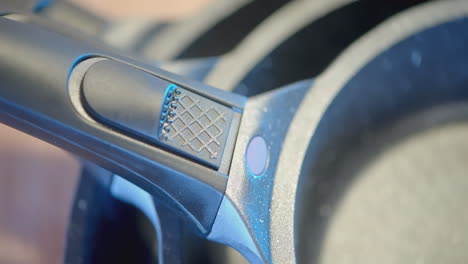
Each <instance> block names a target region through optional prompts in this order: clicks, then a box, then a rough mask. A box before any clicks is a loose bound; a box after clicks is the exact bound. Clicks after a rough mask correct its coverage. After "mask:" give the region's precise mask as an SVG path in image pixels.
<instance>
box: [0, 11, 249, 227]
mask: <svg viewBox="0 0 468 264" xmlns="http://www.w3.org/2000/svg"><path fill="white" fill-rule="evenodd" d="M92 58H102V60H103V61H107V62H106V63H107V64H108V65H107V66H106V65H105V64H106V63H103V62H101V64H100V65H98V64H96V65H95V67H98V66H99V67H100V70H96V68H95V69H94V70H93V71H92V72H89V71H91V70H92V67H88V68H87V72H84V73H81V74H80V73H79V72H78V73H76V72H75V71H76V70H77V69H78V66H79V65H80V64H81V63H84V62H85V61H86V60H89V59H92ZM112 65H113V66H115V65H120V66H115V67H116V68H118V72H117V73H118V74H115V73H116V72H115V70H116V69H114V70H113V69H112V67H113V66H112ZM109 67H110V68H109ZM103 69H104V70H103ZM99 71H101V72H106V71H109V73H108V74H107V77H106V76H103V80H104V81H105V82H104V83H102V80H100V78H99V77H98V76H99V75H96V74H99ZM76 76H80V77H79V78H78V77H76ZM86 76H88V77H86ZM109 76H112V78H109ZM87 78H88V79H87ZM105 78H107V79H105ZM141 78H143V79H145V78H146V80H147V81H148V82H147V83H142V82H141V80H142V79H141ZM83 79H84V81H83ZM0 80H1V81H0V82H1V84H0V121H1V122H3V123H5V124H7V125H10V126H12V127H15V128H17V129H19V130H22V131H24V132H26V133H29V134H31V135H33V136H36V137H39V138H41V139H43V140H45V141H47V142H50V143H52V144H54V145H57V146H59V147H62V148H64V149H66V150H69V151H71V152H73V153H76V154H78V155H80V156H82V157H83V158H85V159H87V160H90V161H93V162H96V163H97V164H99V165H101V166H103V167H105V168H107V169H109V170H111V171H113V172H115V173H117V174H119V175H121V176H123V177H125V178H127V179H128V180H130V181H132V182H133V183H135V184H137V185H138V186H140V187H142V188H144V189H145V190H147V191H148V192H149V193H151V194H152V195H155V196H157V197H159V199H161V200H163V201H165V202H167V203H168V204H169V205H171V206H173V207H175V208H178V209H179V210H178V211H179V212H181V213H182V214H183V215H184V216H185V217H186V218H188V219H190V220H191V221H192V222H193V223H194V224H195V225H196V226H197V227H198V229H199V230H200V232H202V233H204V234H206V233H207V232H208V231H209V230H210V228H211V225H212V223H213V220H214V218H215V216H216V213H217V210H218V207H219V204H220V202H221V199H222V197H223V194H224V190H225V187H226V182H227V169H226V168H228V166H226V165H225V163H228V162H226V159H230V157H231V153H229V151H231V150H232V147H225V146H224V145H223V148H222V149H221V148H220V149H221V151H222V152H223V153H220V154H221V155H220V156H221V158H220V159H219V160H216V162H214V161H213V162H211V160H208V162H206V161H205V160H204V158H203V157H202V158H200V157H199V155H196V153H195V155H194V154H193V153H192V152H190V149H188V148H187V149H184V148H183V147H182V143H181V142H183V141H177V140H176V139H175V138H174V139H173V141H174V142H172V141H170V142H161V140H160V138H159V137H158V136H155V134H154V133H159V132H160V131H159V130H158V131H157V132H156V130H157V128H156V126H154V123H153V122H157V124H159V122H160V121H161V120H162V119H161V118H162V117H163V115H162V114H161V113H162V111H164V110H163V108H162V105H163V104H164V103H165V102H166V101H165V100H166V99H168V98H167V94H166V93H165V92H166V91H167V89H169V88H168V86H166V84H169V85H175V86H176V87H180V88H181V89H182V90H184V91H187V94H189V95H192V94H193V96H192V97H189V98H192V99H193V98H197V99H198V98H201V100H207V101H209V102H210V103H213V104H214V105H215V106H216V107H218V108H216V109H226V111H230V112H229V113H230V115H231V116H230V118H231V119H230V123H229V126H228V127H227V129H226V130H225V131H223V133H225V141H224V143H225V144H231V145H232V144H233V143H234V141H235V135H236V132H237V128H238V125H239V120H240V110H239V109H241V108H242V107H243V104H244V102H245V98H242V97H239V96H235V95H232V94H228V93H224V92H222V91H219V90H217V89H214V88H211V87H207V86H205V85H202V84H199V83H197V82H192V81H187V80H184V79H183V78H181V77H179V76H177V75H174V74H171V73H167V72H164V71H162V70H160V69H154V68H151V67H147V66H146V65H141V64H138V63H136V62H134V61H131V62H128V61H126V60H124V59H123V58H121V57H119V56H117V55H115V54H112V53H111V52H106V51H104V50H102V49H98V48H96V47H94V46H92V45H87V44H86V43H81V42H78V41H77V40H76V39H75V40H74V39H70V38H67V37H66V36H64V35H61V34H58V33H55V32H52V31H49V30H48V29H46V28H43V27H41V26H38V25H33V24H26V23H20V22H16V21H13V20H10V19H6V18H1V17H0ZM112 82H113V83H115V85H112ZM83 84H86V85H87V87H86V88H85V89H83ZM104 84H106V85H107V88H108V89H107V90H95V89H104V88H105V87H104ZM93 85H94V86H95V87H94V86H93ZM129 85H133V86H134V88H135V93H133V94H132V93H131V92H130V91H132V90H131V88H129V87H128V86H129ZM139 85H140V88H138V86H139ZM148 85H149V86H148ZM72 86H74V87H78V90H79V92H78V93H79V95H78V97H79V98H81V99H79V100H81V101H82V102H81V103H82V106H83V109H85V110H86V113H80V111H77V107H76V105H74V103H73V100H72V99H71V98H70V92H69V88H70V87H72ZM119 87H120V88H119ZM112 89H114V90H112ZM106 91H107V92H110V93H111V94H107V95H108V97H107V98H106ZM123 91H126V92H127V93H126V94H125V95H123V94H120V95H116V94H113V95H112V92H114V93H119V92H123ZM142 91H145V92H146V93H147V94H146V95H145V96H142V93H141V92H142ZM83 97H85V99H87V100H82V99H83ZM125 97H128V100H127V101H126V100H124V99H125ZM116 98H117V99H116ZM145 99H146V100H145ZM169 99H170V98H169ZM118 100H123V101H121V102H120V103H122V102H128V105H126V106H125V105H119V104H118ZM150 101H154V102H153V104H152V103H151V102H150ZM138 102H140V104H138ZM75 104H76V103H75ZM119 106H122V109H123V110H122V109H120V108H119ZM136 106H139V108H138V109H135V108H134V107H136ZM126 107H127V109H126ZM160 109H161V110H160ZM158 110H160V111H158ZM119 111H120V112H119ZM129 113H130V114H129ZM126 114H127V116H125V115H126ZM90 117H91V118H90ZM181 120H182V119H181ZM157 127H158V128H159V126H157ZM161 127H162V126H161ZM207 129H208V128H207ZM192 132H194V131H192ZM153 136H154V137H153ZM226 142H227V143H226ZM202 143H204V142H202ZM177 144H179V145H177ZM225 150H228V151H225ZM223 164H224V165H223Z"/></svg>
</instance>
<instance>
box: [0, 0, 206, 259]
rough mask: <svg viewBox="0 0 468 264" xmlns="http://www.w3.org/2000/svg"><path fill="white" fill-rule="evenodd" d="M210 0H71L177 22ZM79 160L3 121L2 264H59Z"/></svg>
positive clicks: (115, 13)
mask: <svg viewBox="0 0 468 264" xmlns="http://www.w3.org/2000/svg"><path fill="white" fill-rule="evenodd" d="M211 1H212V0H190V1H186V0H171V1H164V0H132V1H127V0H73V2H74V3H75V4H77V5H79V6H81V7H83V8H84V9H88V10H90V11H92V12H93V13H96V14H98V15H101V16H105V17H107V18H109V19H122V18H132V17H138V18H142V19H154V20H164V21H168V20H177V19H181V18H183V17H186V16H190V15H192V14H194V13H196V12H197V11H198V10H200V9H201V8H203V7H204V6H206V5H208V4H209V3H210V2H211ZM79 169H80V167H79V163H78V160H77V159H76V158H75V157H73V156H72V155H71V154H69V153H66V152H64V151H62V150H60V149H58V148H56V147H54V146H51V145H49V144H47V143H44V142H42V141H40V140H38V139H35V138H33V137H30V136H28V135H26V134H23V133H21V132H19V131H16V130H14V129H11V128H9V127H6V126H4V125H2V124H0V263H1V264H23V263H24V264H46V263H47V264H53V263H61V262H62V258H63V249H64V244H65V231H66V228H67V222H68V217H69V211H70V208H71V203H72V199H73V195H74V191H75V187H76V184H77V179H78V173H79Z"/></svg>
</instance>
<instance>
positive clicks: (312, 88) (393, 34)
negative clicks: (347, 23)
mask: <svg viewBox="0 0 468 264" xmlns="http://www.w3.org/2000/svg"><path fill="white" fill-rule="evenodd" d="M467 11H468V5H467V4H466V3H465V2H463V1H444V2H433V3H430V4H427V5H422V6H419V7H417V8H414V9H411V10H408V11H405V12H404V13H402V14H400V15H397V16H396V17H394V18H392V19H391V20H389V21H387V22H385V23H384V24H382V25H381V26H379V27H377V28H376V29H375V30H373V31H372V32H370V33H369V34H367V35H366V36H364V37H363V38H362V39H360V40H358V41H357V42H355V43H354V44H353V45H352V46H351V47H350V48H348V49H347V50H346V51H345V52H344V53H343V54H342V55H341V56H340V57H339V58H338V59H337V60H336V61H335V62H333V64H332V65H331V66H330V67H329V68H328V69H327V70H326V71H325V72H324V73H323V74H322V75H321V76H319V77H318V78H317V79H316V80H314V81H313V82H311V81H302V82H298V83H295V84H293V85H290V86H286V87H284V88H281V89H277V90H275V91H271V92H268V93H265V94H261V95H259V96H256V97H252V98H249V99H248V100H246V98H245V97H242V96H239V95H235V94H231V93H228V92H225V91H221V90H217V89H215V88H212V87H210V86H206V85H203V84H201V83H198V82H195V81H190V80H187V79H184V78H182V77H180V76H177V75H175V74H172V73H169V72H166V71H163V70H161V69H157V68H154V67H151V66H149V65H145V64H142V63H140V62H138V61H135V60H131V59H128V58H125V57H122V56H120V55H118V54H114V53H112V52H109V51H106V50H105V49H102V48H96V47H94V46H92V45H88V44H86V43H79V42H77V41H76V39H69V38H67V37H66V36H64V35H61V34H58V33H54V32H53V31H51V30H48V29H46V28H44V27H43V26H39V25H32V24H27V23H21V22H17V21H14V20H12V19H7V18H2V19H0V34H1V35H2V38H1V39H2V41H1V42H0V45H1V47H0V58H1V61H2V63H1V64H0V75H1V79H2V88H1V90H0V91H1V93H0V117H1V121H2V122H3V123H6V124H8V125H10V126H13V127H16V128H18V129H20V130H23V131H25V132H27V133H30V134H32V135H35V136H37V137H39V138H42V139H44V140H46V141H49V142H51V143H53V144H55V145H58V146H60V147H62V148H65V149H67V150H70V151H72V152H74V153H76V154H78V155H80V156H82V157H83V158H85V159H87V160H90V161H92V162H95V163H97V164H99V165H100V166H102V167H104V168H106V169H108V170H111V171H113V172H115V173H118V174H119V175H121V176H123V177H124V178H126V179H127V180H128V181H130V182H132V183H134V184H135V185H137V186H139V187H140V188H142V189H144V190H146V191H147V192H148V193H150V194H151V195H153V196H155V197H157V198H158V199H159V200H160V201H163V202H165V204H166V205H167V206H170V207H172V208H174V210H177V211H178V212H179V214H180V216H181V217H184V218H185V219H186V220H187V221H188V222H190V223H191V225H192V226H193V228H194V229H196V230H198V232H199V233H200V234H201V235H202V236H205V237H207V238H208V239H211V240H213V241H218V242H221V243H225V244H227V245H230V246H232V247H234V248H235V249H237V250H238V251H240V252H241V253H242V254H243V255H244V256H245V257H246V258H247V259H248V260H249V261H250V262H251V263H296V262H299V263H307V262H324V263H327V262H333V263H336V262H369V263H370V262H371V261H372V262H376V261H379V262H385V261H388V262H408V263H409V262H411V263H414V262H417V261H424V262H431V261H432V262H434V263H435V262H438V263H439V262H441V261H444V262H448V261H451V262H463V261H464V260H465V259H466V255H465V253H464V252H465V250H464V248H465V245H464V243H465V242H466V240H465V237H466V236H465V235H464V231H465V229H464V227H463V223H464V219H465V218H466V214H465V213H464V210H463V209H464V208H463V202H462V201H463V199H464V195H465V191H464V189H465V188H464V186H465V184H466V181H465V180H464V177H463V174H464V171H465V167H466V166H465V162H464V155H463V154H464V153H465V152H466V151H467V148H466V147H467V145H466V144H464V143H463V142H464V140H463V136H464V131H465V130H464V129H466V125H465V123H464V119H465V117H466V106H465V103H464V100H465V99H466V96H468V94H467V92H466V89H465V84H466V82H467V80H468V79H467V78H468V76H467V74H466V73H465V72H466V71H465V69H466V66H467V65H466V62H467V60H466V51H465V50H464V47H465V46H466V44H467V43H466V41H467V40H468V36H467V34H466V30H465V28H466V23H467V21H466V18H465V17H466V14H467ZM31 44H34V45H31ZM45 66H47V67H45ZM129 86H132V88H133V89H132V90H131V92H130V91H129ZM135 91H137V92H135ZM177 96H180V98H179V99H177ZM184 98H188V99H190V101H191V102H192V103H193V105H194V106H197V107H198V108H200V111H201V112H203V111H204V110H206V109H208V110H207V113H208V112H209V111H210V110H213V109H214V110H215V111H216V112H217V113H218V116H216V115H215V116H207V117H208V118H210V120H211V121H213V120H221V119H222V120H223V122H221V123H220V124H217V126H218V127H216V129H217V130H219V131H217V134H219V135H220V136H219V137H216V138H215V139H213V138H211V139H209V140H208V141H203V139H199V140H200V142H199V143H200V144H202V145H204V144H206V145H208V144H210V143H212V142H214V141H216V140H217V142H218V143H216V145H217V147H216V146H213V148H212V149H210V150H208V149H203V148H202V149H203V150H204V151H205V153H201V154H200V153H199V152H197V151H196V150H194V149H193V148H192V146H190V145H189V144H190V143H191V140H189V143H187V144H185V143H186V141H183V139H182V141H177V140H176V139H175V136H174V134H171V131H172V133H175V132H174V130H176V128H174V127H171V128H174V129H173V130H169V131H167V130H168V129H165V128H166V127H168V126H167V125H172V124H175V123H176V121H177V120H178V118H179V119H182V118H183V117H182V115H184V114H186V113H189V114H191V115H195V111H196V109H192V108H190V107H188V106H186V105H184ZM149 99H151V100H149ZM147 101H150V102H152V104H146V103H145V102H147ZM179 101H180V105H179V106H177V107H175V106H174V105H175V104H172V103H174V102H175V103H177V102H179ZM186 101H187V100H186ZM190 101H189V103H190ZM195 102H196V103H195ZM186 103H187V102H186ZM165 106H168V108H170V110H174V112H175V114H174V115H173V116H171V115H169V116H170V117H173V118H174V121H173V123H171V122H169V121H168V115H164V113H165V111H167V110H165ZM182 108H183V109H186V108H189V110H187V111H184V112H181V110H183V109H182ZM200 116H201V117H200V118H203V117H204V116H203V115H200ZM219 116H221V117H220V118H218V117H219ZM161 121H162V122H161ZM211 123H213V122H211ZM211 123H210V124H211ZM160 124H162V126H160ZM173 126H175V125H173ZM194 129H195V128H194ZM208 129H210V126H208V128H203V127H202V128H201V129H200V128H199V130H200V131H202V132H201V133H203V132H205V131H204V130H208ZM220 131H222V133H221V132H220ZM193 132H196V131H193ZM193 132H192V133H193ZM201 133H200V134H201ZM211 133H214V132H211ZM193 134H195V133H193ZM192 137H193V136H192ZM192 137H190V138H192ZM208 142H209V143H208ZM192 144H195V143H192ZM187 145H188V147H187ZM197 149H198V148H197ZM214 150H215V151H214Z"/></svg>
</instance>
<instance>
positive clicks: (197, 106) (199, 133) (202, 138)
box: [169, 93, 228, 159]
mask: <svg viewBox="0 0 468 264" xmlns="http://www.w3.org/2000/svg"><path fill="white" fill-rule="evenodd" d="M196 97H198V96H191V95H188V94H187V93H182V94H181V98H180V101H179V107H178V108H177V110H176V116H175V117H174V122H173V123H172V124H171V132H170V133H169V140H173V141H177V142H179V143H180V144H181V145H182V146H185V147H189V148H190V149H191V150H192V151H193V152H195V153H203V154H206V155H207V156H208V157H209V158H210V159H216V158H218V156H219V155H220V152H221V150H222V147H223V146H222V144H223V143H224V140H223V134H224V133H225V128H226V127H227V122H228V117H227V113H226V112H224V111H222V109H220V108H219V107H216V104H205V105H203V104H201V102H200V99H199V98H196ZM222 142H223V143H222Z"/></svg>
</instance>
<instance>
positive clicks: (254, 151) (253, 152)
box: [245, 136, 268, 177]
mask: <svg viewBox="0 0 468 264" xmlns="http://www.w3.org/2000/svg"><path fill="white" fill-rule="evenodd" d="M245 158H246V162H247V169H248V171H249V172H250V173H251V174H253V176H254V177H261V176H263V174H264V173H265V170H266V167H267V163H268V146H267V143H266V141H265V139H264V138H263V137H261V136H255V137H253V138H252V140H250V142H249V145H248V146H247V152H246V153H245Z"/></svg>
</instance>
